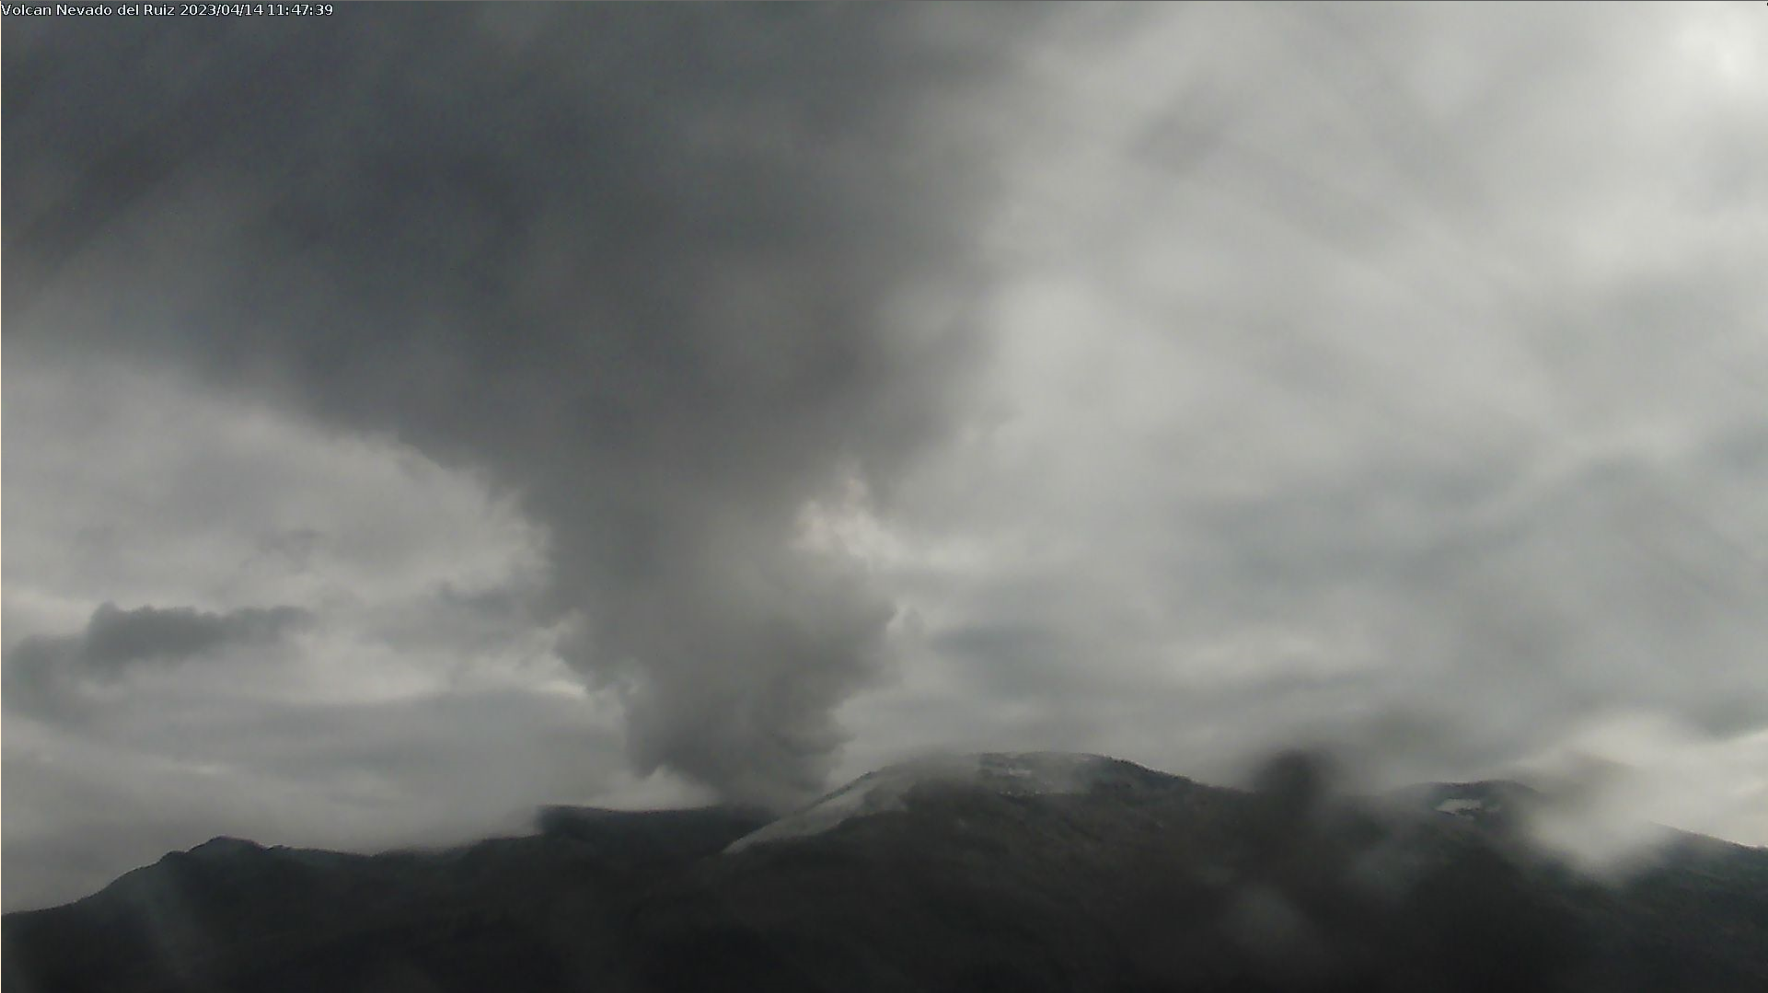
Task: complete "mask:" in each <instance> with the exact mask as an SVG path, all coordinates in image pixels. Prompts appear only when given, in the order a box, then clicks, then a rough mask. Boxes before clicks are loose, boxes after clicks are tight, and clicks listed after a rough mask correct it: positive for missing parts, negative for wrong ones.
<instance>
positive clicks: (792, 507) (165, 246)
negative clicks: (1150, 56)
mask: <svg viewBox="0 0 1768 993" xmlns="http://www.w3.org/2000/svg"><path fill="white" fill-rule="evenodd" d="M1026 16H1027V15H1023V14H1019V13H1008V14H1002V15H996V14H987V15H984V14H980V13H975V12H958V11H955V10H950V9H947V10H929V9H918V10H917V9H898V8H877V7H871V6H864V7H848V6H845V5H843V6H840V7H822V6H812V7H796V6H794V7H789V8H774V7H766V8H757V7H749V6H738V7H735V8H718V9H706V8H697V7H696V8H688V9H684V8H679V7H648V6H647V7H625V6H601V5H595V6H581V7H579V6H570V7H557V8H548V9H537V8H527V7H522V8H509V7H495V8H493V7H480V6H477V5H469V6H464V7H449V8H442V7H426V8H422V9H417V10H413V9H405V8H396V7H379V8H375V7H365V8H350V9H348V10H346V11H343V12H341V13H340V16H338V17H335V18H333V19H331V20H330V21H328V22H326V23H323V24H292V23H289V22H287V21H278V22H275V23H270V22H265V21H250V22H248V21H243V20H242V21H238V22H230V23H206V24H205V23H195V24H193V23H188V22H185V21H179V22H178V23H176V24H172V23H170V22H159V21H150V20H135V21H128V22H123V21H111V22H107V23H102V24H96V23H87V22H73V21H54V22H51V21H49V20H47V19H43V20H24V19H15V20H14V21H13V23H11V24H9V25H8V28H7V38H6V41H7V48H8V52H7V58H6V66H5V94H4V101H5V107H4V110H5V120H6V141H7V147H6V157H5V213H6V226H5V249H6V256H7V287H6V288H7V293H6V301H7V303H6V319H7V325H8V330H9V331H10V332H11V334H10V336H9V337H10V339H11V340H10V341H9V342H8V343H9V344H10V345H12V346H14V347H15V348H17V349H19V350H20V351H21V352H22V353H23V354H25V355H54V354H58V353H61V352H63V351H67V352H70V353H71V352H72V351H75V350H91V349H99V350H108V351H110V352H111V353H113V354H115V355H118V356H121V357H125V358H127V359H128V360H130V361H149V362H156V363H164V364H166V365H168V366H171V367H173V368H177V369H182V370H187V371H188V372H190V373H191V374H192V375H194V376H197V377H200V379H201V380H202V381H203V382H205V383H207V384H209V385H210V386H219V387H221V388H226V389H237V390H240V391H242V392H250V393H252V394H254V395H269V396H272V397H274V398H275V399H276V400H277V402H279V403H282V404H284V405H286V406H288V407H290V408H291V409H294V410H297V411H300V412H302V413H303V414H305V415H307V416H311V417H314V418H317V419H319V420H321V421H323V422H325V423H328V424H331V425H334V426H336V427H337V428H339V429H341V430H347V431H351V432H364V433H373V434H380V435H387V436H391V437H394V438H396V439H398V440H399V441H401V442H403V443H405V444H409V445H411V446H414V447H416V448H417V449H419V450H421V451H423V452H425V453H426V454H428V455H429V456H431V457H433V458H436V459H438V460H439V461H442V462H444V463H446V464H450V465H455V466H459V467H463V468H467V469H470V470H473V471H478V472H481V473H483V474H485V475H486V477H487V478H488V479H489V480H490V481H491V482H492V483H493V485H494V486H496V487H499V488H500V489H502V490H503V491H505V492H510V493H513V494H515V495H517V497H518V498H519V499H520V500H521V501H522V505H523V506H524V507H525V509H526V511H527V512H528V513H529V514H530V515H531V516H532V518H533V519H534V520H536V521H537V522H538V523H540V524H541V525H543V526H544V527H545V528H546V529H547V531H548V533H549V536H550V541H551V554H552V562H551V566H552V571H551V581H550V587H549V589H548V591H547V602H546V603H545V604H544V605H542V606H543V607H544V608H545V609H544V610H543V611H542V615H541V616H543V617H547V618H550V619H553V620H566V619H573V620H572V629H573V630H574V631H575V632H576V633H575V635H574V636H573V637H571V638H569V639H568V642H567V644H566V646H565V649H564V650H565V652H566V654H567V656H568V659H569V661H570V662H571V663H572V664H573V665H574V666H575V667H577V668H578V669H579V670H580V671H582V672H583V673H584V674H585V675H586V676H587V677H589V678H590V679H591V680H592V681H594V682H596V683H598V684H601V685H612V686H616V687H618V688H619V689H620V691H621V692H622V693H623V694H624V698H625V700H626V702H627V707H628V717H629V735H630V746H631V753H632V756H633V759H634V761H635V762H636V763H637V764H638V766H639V767H640V768H641V769H650V768H654V767H658V766H667V767H670V768H672V769H674V770H677V771H679V772H680V773H683V774H685V775H687V776H689V777H691V778H694V779H697V780H700V781H702V782H705V783H707V784H709V785H712V786H714V787H716V788H718V789H720V790H721V791H723V792H724V793H726V794H727V795H731V796H734V797H737V798H740V799H745V800H759V801H764V802H785V801H787V800H790V799H795V798H796V797H798V796H800V795H801V794H803V793H805V792H806V791H809V790H813V789H815V788H816V787H818V786H820V785H821V781H822V778H823V776H824V774H825V772H826V770H827V767H828V764H829V762H830V760H831V755H832V752H833V750H834V749H835V747H836V746H837V745H838V743H839V741H840V733H839V730H838V728H837V727H836V726H835V724H834V723H833V721H832V719H831V716H830V712H831V708H832V707H833V706H834V705H835V704H837V703H838V702H839V701H841V700H842V699H843V698H844V697H845V696H846V695H847V694H848V693H849V692H851V691H852V690H854V689H855V688H856V687H857V686H859V685H861V684H863V683H864V682H865V681H866V680H867V679H868V678H869V677H870V676H871V675H872V673H873V672H874V670H875V667H876V666H877V664H878V651H879V646H880V637H881V634H882V631H883V628H884V625H885V624H886V622H887V621H888V620H889V618H890V617H891V614H892V608H891V606H890V604H889V603H888V602H886V601H885V599H884V598H882V597H881V596H880V595H879V594H878V593H877V592H875V591H874V590H873V589H871V588H869V587H868V585H867V582H866V580H865V578H864V576H863V575H862V574H861V573H860V572H859V571H858V570H857V569H856V568H855V567H854V566H853V565H852V564H851V563H848V562H845V561H843V560H841V559H840V558H839V557H837V556H831V555H825V554H820V553H812V552H807V551H804V550H802V549H800V548H799V547H797V546H796V545H795V544H794V538H795V532H796V528H797V521H798V520H799V514H800V512H801V510H802V508H803V507H804V506H805V505H806V503H807V502H808V501H813V500H816V499H818V498H821V497H825V496H827V495H829V494H833V493H838V492H843V491H845V489H846V488H847V487H850V486H852V485H853V484H854V483H855V481H857V482H858V483H859V484H861V485H863V486H865V487H866V488H867V490H868V491H869V492H871V493H873V494H874V495H878V496H880V497H881V498H887V497H888V492H889V484H890V481H891V479H892V478H893V477H894V476H895V475H896V474H897V473H899V472H900V471H901V470H902V469H903V468H904V467H905V466H906V465H908V464H909V463H910V461H911V460H913V459H914V458H915V457H916V456H917V455H918V454H919V453H922V452H923V451H924V450H925V449H926V448H927V446H929V445H930V444H933V443H935V442H936V441H937V440H938V439H939V437H940V435H941V431H942V426H943V425H945V424H946V423H947V422H948V420H949V418H950V417H951V416H952V413H953V410H954V404H955V403H956V400H957V397H958V396H959V390H958V386H959V385H960V384H961V383H962V382H963V377H964V373H965V371H966V370H967V369H968V368H969V367H970V365H971V362H970V361H969V360H970V359H971V358H972V357H973V355H974V352H975V348H976V345H975V342H974V341H973V340H972V338H971V336H970V335H968V334H967V333H966V331H965V327H964V323H963V321H962V317H961V311H962V299H961V288H962V287H963V285H964V284H965V280H966V273H967V272H969V271H970V270H971V269H972V268H973V263H972V262H971V261H970V260H969V259H968V258H967V255H966V249H965V245H964V234H965V218H966V216H967V212H968V210H969V207H970V205H971V204H973V203H974V202H976V201H977V199H978V198H979V196H980V194H981V191H982V189H983V187H982V183H981V181H982V179H983V176H982V174H981V173H980V172H978V171H976V170H975V169H974V168H972V167H973V166H975V165H976V162H975V161H973V160H972V159H970V158H967V156H969V155H970V153H969V152H962V153H961V152H960V151H959V149H960V148H974V147H976V146H977V144H978V142H976V141H973V140H968V136H965V135H962V134H961V133H960V132H961V131H962V129H963V128H964V127H965V125H964V119H963V118H964V115H963V114H962V113H961V108H962V106H963V102H962V101H963V94H964V93H965V92H966V90H967V88H968V87H970V86H971V85H972V84H975V83H977V82H978V81H979V80H983V79H986V78H988V74H989V71H990V66H991V64H993V63H994V62H996V61H998V60H997V59H996V56H998V55H1000V54H1001V53H1002V52H1004V51H1005V48H1004V42H1003V41H1002V39H1003V38H1007V37H1010V36H1011V35H1012V33H1013V31H1014V29H1015V27H1016V26H1017V25H1018V24H1020V22H1022V21H1024V20H1025V19H1026ZM960 138H965V139H966V140H958V139H960Z"/></svg>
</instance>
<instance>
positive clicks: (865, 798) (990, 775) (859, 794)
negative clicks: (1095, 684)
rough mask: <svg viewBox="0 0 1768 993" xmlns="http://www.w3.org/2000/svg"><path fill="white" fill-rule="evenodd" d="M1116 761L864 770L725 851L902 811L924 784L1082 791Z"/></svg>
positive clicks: (1057, 755) (1012, 756)
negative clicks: (832, 790) (888, 811)
mask: <svg viewBox="0 0 1768 993" xmlns="http://www.w3.org/2000/svg"><path fill="white" fill-rule="evenodd" d="M1117 764H1119V763H1117V762H1116V761H1115V760H1113V759H1109V758H1106V757H1105V756H1102V755H1087V754H1080V753H1073V752H1017V753H1014V752H982V753H976V754H969V755H941V756H936V757H932V758H922V759H914V760H911V761H908V762H899V763H897V764H895V765H889V766H885V767H884V768H882V769H879V770H877V771H875V772H868V773H866V774H865V775H863V776H861V777H859V778H858V779H856V780H854V781H853V782H851V783H848V784H847V785H846V786H843V787H841V788H840V789H838V790H836V791H835V792H833V793H830V794H828V795H826V796H824V797H823V798H822V799H820V800H818V801H816V802H815V803H812V804H811V805H810V806H808V807H805V808H803V809H801V810H798V811H796V812H794V813H791V814H787V815H786V816H785V817H782V818H780V819H779V820H777V821H774V822H773V823H771V824H769V825H767V826H765V827H763V828H761V829H760V830H757V831H754V832H752V833H750V834H747V835H744V836H743V837H741V838H739V839H737V840H736V841H735V842H733V843H732V844H731V846H730V847H729V848H728V849H726V851H731V852H736V851H741V850H742V849H744V848H747V847H749V846H750V845H756V844H763V843H766V842H770V841H783V840H785V839H788V838H803V837H807V836H809V835H815V834H821V833H823V832H824V831H827V830H829V829H831V828H833V827H835V826H836V825H838V824H841V823H843V822H845V821H848V820H851V819H852V818H855V817H865V816H869V815H872V814H876V813H880V812H883V811H886V810H901V809H903V807H904V803H905V798H906V797H907V796H908V793H909V791H910V790H912V789H914V788H915V787H917V786H922V785H925V784H935V785H950V786H960V787H968V788H971V789H977V790H985V791H988V792H993V793H999V794H1004V795H1008V796H1028V795H1039V794H1060V793H1084V792H1086V791H1087V790H1088V789H1090V788H1091V787H1092V785H1093V784H1094V783H1095V782H1097V781H1098V780H1099V778H1100V777H1101V775H1102V774H1104V773H1105V772H1106V771H1107V770H1108V769H1109V768H1110V767H1112V766H1115V765H1117Z"/></svg>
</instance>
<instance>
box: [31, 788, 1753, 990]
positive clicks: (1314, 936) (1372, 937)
mask: <svg viewBox="0 0 1768 993" xmlns="http://www.w3.org/2000/svg"><path fill="white" fill-rule="evenodd" d="M1317 773H1318V770H1317V769H1314V768H1312V767H1310V765H1309V764H1308V762H1307V761H1306V760H1305V759H1304V758H1294V757H1291V758H1290V759H1287V760H1280V761H1278V762H1274V763H1273V764H1272V767H1271V768H1270V769H1268V770H1267V772H1266V774H1265V775H1263V776H1261V777H1259V780H1258V788H1257V789H1255V790H1252V791H1241V790H1232V789H1223V788H1219V787H1212V786H1206V785H1203V784H1200V783H1196V782H1193V781H1191V780H1188V779H1184V778H1182V777H1178V776H1171V775H1166V774H1163V773H1159V772H1154V771H1151V770H1148V769H1144V768H1142V767H1140V766H1137V765H1134V764H1131V763H1128V762H1123V761H1119V760H1116V759H1111V758H1106V757H1104V756H1097V755H1071V754H1063V753H1032V754H983V755H969V756H954V757H943V758H931V759H922V760H917V761H913V762H907V763H902V764H899V765H894V766H890V767H887V768H884V769H880V770H878V771H876V772H873V773H870V774H868V775H866V776H862V777H861V778H859V779H858V780H855V781H854V782H853V783H850V784H848V785H847V786H845V787H843V788H841V789H838V790H836V791H834V792H832V793H830V794H828V795H827V796H825V797H823V798H822V799H821V800H819V801H817V802H815V803H813V804H811V805H809V806H807V807H805V808H803V809H801V810H798V811H796V812H793V813H790V814H788V815H786V816H784V817H779V818H777V819H770V818H769V817H768V816H767V815H766V814H763V813H761V812H759V811H753V810H742V809H733V808H724V807H712V808H704V809H700V810H677V811H651V812H617V811H602V810H592V809H584V808H570V807H552V808H547V809H545V810H544V811H543V812H542V813H541V815H540V817H539V819H538V823H537V829H538V830H537V833H536V834H534V835H532V836H529V837H521V838H502V839H493V840H489V841H484V842H480V843H478V844H475V845H471V846H467V847H463V848H459V849H453V850H449V851H442V852H429V853H417V852H394V853H388V854H384V855H377V856H372V857H371V856H358V855H344V854H339V853H329V852H307V851H301V850H295V849H287V848H264V847H260V846H258V845H255V844H252V843H250V842H244V841H238V840H235V839H216V840H214V841H211V842H209V843H207V844H205V845H202V846H199V847H198V848H196V849H194V850H192V851H191V852H188V853H174V854H172V855H168V856H167V857H166V858H164V859H162V860H161V861H160V862H158V863H156V864H155V865H152V866H148V867H146V868H143V869H138V870H136V871H134V872H132V873H129V874H127V875H126V876H124V877H123V878H121V879H119V880H118V881H117V882H116V883H113V884H112V885H111V886H109V887H107V888H106V889H104V890H103V891H101V892H99V893H97V894H94V895H93V896H91V897H87V898H86V899H84V900H81V901H78V902H76V903H73V904H70V905H68V906H65V907H58V908H54V909H50V910H42V911H33V912H28V913H18V914H11V915H8V916H7V917H6V919H5V941H6V955H5V982H6V988H7V989H8V990H42V991H64V990H65V991H80V990H99V989H105V990H187V989H188V990H242V991H243V990H253V991H260V990H272V991H273V990H311V989H352V990H409V989H417V990H479V989H489V988H495V989H502V990H517V991H519V990H530V991H537V993H539V991H546V993H551V991H566V990H604V989H614V990H622V991H631V993H648V991H659V993H674V991H688V990H719V991H725V990H768V991H804V993H809V991H822V990H827V991H842V993H849V991H860V993H864V991H902V993H909V991H916V993H920V991H927V990H935V991H953V993H956V991H987V990H1013V991H1051V993H1055V991H1100V993H1152V991H1171V993H1179V991H1203V990H1211V991H1225V990H1239V991H1254V990H1262V991H1279V990H1417V989H1431V990H1445V991H1458V990H1469V991H1471V990H1491V989H1504V990H1542V991H1548V990H1554V991H1557V990H1567V991H1575V990H1592V991H1594V990H1602V991H1610V990H1678V991H1716V993H1717V991H1733V990H1736V991H1743V990H1750V991H1759V990H1761V989H1765V988H1768V851H1764V850H1759V849H1750V848H1744V847H1741V846H1736V845H1729V844H1726V843H1723V842H1718V841H1714V840H1712V839H1705V838H1700V837H1698V836H1693V835H1685V836H1681V837H1680V838H1679V840H1677V841H1676V842H1675V843H1673V844H1671V845H1669V846H1668V847H1666V848H1665V849H1664V850H1663V851H1662V852H1661V853H1660V855H1659V857H1658V859H1657V861H1656V862H1655V863H1653V864H1651V865H1649V866H1646V867H1643V868H1641V869H1640V870H1639V871H1638V872H1636V873H1634V874H1633V875H1631V876H1629V877H1627V878H1626V879H1625V880H1624V881H1620V882H1616V881H1613V880H1609V881H1602V880H1596V879H1591V878H1587V877H1585V876H1583V875H1581V874H1579V873H1578V871H1576V870H1575V869H1574V868H1572V867H1570V866H1568V865H1566V864H1564V863H1562V862H1560V861H1558V860H1556V859H1555V858H1553V857H1551V856H1549V855H1547V854H1544V853H1541V852H1538V851H1535V850H1534V849H1532V848H1530V847H1529V846H1528V845H1527V844H1526V841H1525V840H1523V836H1522V835H1520V834H1519V833H1518V832H1517V831H1515V830H1514V825H1513V823H1512V822H1513V818H1512V817H1511V812H1512V811H1511V808H1512V807H1515V806H1518V805H1523V806H1526V804H1527V803H1528V802H1529V800H1528V797H1529V794H1528V791H1527V788H1526V787H1522V786H1519V785H1516V784H1505V783H1487V784H1479V783H1475V784H1433V785H1428V786H1422V787H1417V788H1415V789H1413V790H1408V791H1402V792H1401V793H1399V794H1396V795H1395V796H1394V797H1392V798H1389V799H1388V800H1386V801H1383V802H1374V801H1366V800H1356V799H1350V798H1342V797H1334V796H1332V795H1331V794H1330V793H1329V792H1328V791H1327V790H1325V789H1324V787H1323V785H1322V782H1321V778H1320V776H1319V775H1318V774H1317Z"/></svg>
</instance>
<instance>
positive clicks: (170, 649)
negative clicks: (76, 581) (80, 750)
mask: <svg viewBox="0 0 1768 993" xmlns="http://www.w3.org/2000/svg"><path fill="white" fill-rule="evenodd" d="M310 620H311V615H310V614H308V613H307V612H306V611H305V610H301V609H298V608H295V607H248V608H244V609H241V610H232V611H228V612H226V613H210V612H208V611H201V610H195V609H193V608H190V607H171V608H161V607H139V608H136V609H134V610H124V609H122V608H120V607H118V606H117V605H116V604H113V603H106V604H102V605H100V606H99V608H98V609H97V610H94V611H93V612H92V618H91V620H89V621H88V622H87V624H86V629H85V630H84V631H83V632H81V633H80V634H77V635H62V636H36V637H30V638H25V639H24V640H22V641H20V642H19V643H18V644H16V645H14V646H13V647H12V648H11V649H10V650H9V651H8V652H7V653H6V658H5V673H6V684H5V693H6V698H7V704H8V706H9V707H12V708H16V709H18V710H21V711H25V712H41V713H45V714H47V715H51V716H54V715H59V716H69V715H71V714H72V713H74V711H73V710H70V709H69V708H77V706H78V703H79V700H78V693H79V690H80V687H81V686H82V685H85V684H90V683H108V682H112V681H115V680H116V679H118V678H120V677H122V676H123V675H124V674H126V673H128V672H129V671H131V670H133V669H139V668H143V667H155V666H158V667H165V666H170V665H175V664H177V663H180V662H184V661H186V660H189V659H194V658H201V657H206V656H214V655H217V654H219V653H221V652H222V651H224V650H226V649H229V648H239V647H244V646H257V645H266V644H271V643H274V642H276V641H277V640H278V639H280V638H282V637H283V636H284V635H285V634H286V633H287V632H288V631H289V630H290V629H292V628H295V627H298V626H300V625H303V624H306V623H308V622H309V621H310Z"/></svg>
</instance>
